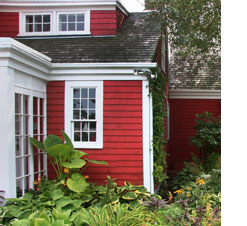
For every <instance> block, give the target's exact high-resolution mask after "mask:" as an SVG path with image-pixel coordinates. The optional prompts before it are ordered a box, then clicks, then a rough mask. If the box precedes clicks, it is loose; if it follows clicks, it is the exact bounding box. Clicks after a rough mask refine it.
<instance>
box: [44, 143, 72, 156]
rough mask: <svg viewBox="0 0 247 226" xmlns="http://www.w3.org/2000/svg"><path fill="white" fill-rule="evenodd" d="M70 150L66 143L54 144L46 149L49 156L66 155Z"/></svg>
mask: <svg viewBox="0 0 247 226" xmlns="http://www.w3.org/2000/svg"><path fill="white" fill-rule="evenodd" d="M69 152H70V147H69V146H68V145H67V144H56V145H54V146H52V147H50V148H48V149H47V153H48V155H49V156H51V157H53V158H56V157H66V156H68V154H69Z"/></svg>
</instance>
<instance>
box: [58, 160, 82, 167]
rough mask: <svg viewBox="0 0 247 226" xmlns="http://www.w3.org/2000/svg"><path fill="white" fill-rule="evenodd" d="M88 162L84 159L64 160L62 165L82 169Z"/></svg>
mask: <svg viewBox="0 0 247 226" xmlns="http://www.w3.org/2000/svg"><path fill="white" fill-rule="evenodd" d="M85 164H86V161H84V160H83V159H73V160H72V161H71V162H62V164H61V165H62V166H63V167H66V168H69V169H80V168H82V167H83V166H84V165H85Z"/></svg>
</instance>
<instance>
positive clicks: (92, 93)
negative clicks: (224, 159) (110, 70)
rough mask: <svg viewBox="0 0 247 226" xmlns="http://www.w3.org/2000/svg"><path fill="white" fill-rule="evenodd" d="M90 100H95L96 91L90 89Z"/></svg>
mask: <svg viewBox="0 0 247 226" xmlns="http://www.w3.org/2000/svg"><path fill="white" fill-rule="evenodd" d="M89 98H95V89H89Z"/></svg>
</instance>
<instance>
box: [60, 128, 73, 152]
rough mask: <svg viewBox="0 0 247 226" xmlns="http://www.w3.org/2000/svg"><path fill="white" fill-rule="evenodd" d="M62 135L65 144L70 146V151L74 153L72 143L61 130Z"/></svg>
mask: <svg viewBox="0 0 247 226" xmlns="http://www.w3.org/2000/svg"><path fill="white" fill-rule="evenodd" d="M62 134H63V137H64V140H65V142H66V144H67V145H69V146H70V151H71V152H74V150H75V149H74V145H73V144H72V141H71V140H70V138H69V137H68V135H67V134H66V133H65V132H64V131H63V130H62Z"/></svg>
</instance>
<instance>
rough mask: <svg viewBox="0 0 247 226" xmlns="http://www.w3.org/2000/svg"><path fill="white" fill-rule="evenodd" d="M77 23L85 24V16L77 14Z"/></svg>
mask: <svg viewBox="0 0 247 226" xmlns="http://www.w3.org/2000/svg"><path fill="white" fill-rule="evenodd" d="M77 22H84V14H77Z"/></svg>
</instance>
